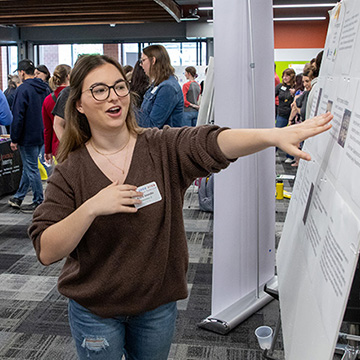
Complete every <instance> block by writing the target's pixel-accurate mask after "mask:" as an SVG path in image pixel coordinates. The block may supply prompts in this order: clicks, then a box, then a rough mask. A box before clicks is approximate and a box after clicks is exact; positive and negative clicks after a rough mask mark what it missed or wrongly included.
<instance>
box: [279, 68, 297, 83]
mask: <svg viewBox="0 0 360 360" xmlns="http://www.w3.org/2000/svg"><path fill="white" fill-rule="evenodd" d="M284 75H289V76H290V87H294V86H295V76H296V74H295V70H294V69H292V68H287V69H285V70H284V71H283V73H282V76H283V77H284ZM283 84H284V83H283ZM284 85H286V84H284Z"/></svg>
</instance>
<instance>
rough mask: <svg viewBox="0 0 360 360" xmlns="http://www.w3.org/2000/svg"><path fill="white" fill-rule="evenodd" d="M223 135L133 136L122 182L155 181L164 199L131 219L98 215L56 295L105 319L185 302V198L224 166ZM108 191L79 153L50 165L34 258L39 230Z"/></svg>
mask: <svg viewBox="0 0 360 360" xmlns="http://www.w3.org/2000/svg"><path fill="white" fill-rule="evenodd" d="M222 130H223V129H221V128H219V127H217V126H209V125H205V126H200V127H195V128H191V127H188V128H186V127H185V128H180V129H179V128H169V127H166V128H164V129H163V130H159V129H157V128H154V129H148V130H145V131H144V132H143V133H141V134H139V135H138V137H137V140H136V144H135V148H134V152H133V155H132V159H131V163H130V168H129V172H128V174H127V177H126V179H125V182H124V183H125V184H131V185H136V186H141V185H144V184H148V183H150V182H153V181H155V182H156V184H157V186H158V189H159V191H160V194H161V196H162V200H161V201H159V202H156V203H154V204H151V205H149V206H145V207H143V208H141V209H139V210H138V212H137V213H131V214H129V213H117V214H113V215H107V216H98V217H97V218H96V219H95V220H94V221H93V223H92V224H91V225H90V227H89V229H88V230H87V232H86V233H85V235H84V236H83V238H82V239H81V240H80V242H79V244H78V246H77V247H76V248H75V250H74V251H73V252H72V253H71V254H69V256H67V258H66V262H65V264H64V266H63V269H62V271H61V274H60V277H59V280H58V289H59V292H60V293H61V294H63V295H64V296H66V297H68V298H71V299H73V300H75V301H76V302H78V303H79V304H80V305H82V306H84V307H85V308H87V309H88V310H90V311H91V312H93V313H94V314H96V315H99V316H101V317H105V318H107V317H114V316H119V315H135V314H139V313H142V312H144V311H149V310H152V309H155V308H157V307H158V306H160V305H163V304H166V303H168V302H171V301H176V300H179V299H184V298H186V297H187V294H188V293H187V281H186V273H187V268H188V249H187V241H186V234H185V229H184V222H183V212H182V210H183V198H184V194H185V191H186V189H187V188H188V187H189V186H190V185H191V183H192V181H194V179H196V178H197V177H203V176H206V175H207V174H208V173H212V172H218V171H220V170H221V169H223V168H226V167H227V166H228V165H229V163H230V161H229V160H227V159H226V158H225V156H224V155H223V153H222V152H221V150H220V148H219V146H218V144H217V136H218V134H219V133H220V132H221V131H222ZM110 184H111V181H110V180H109V179H108V178H107V177H106V176H105V175H104V173H103V172H102V171H101V170H100V168H99V167H98V166H97V165H96V164H95V162H94V161H93V159H92V158H91V156H90V154H89V153H88V151H87V149H86V147H85V146H82V147H80V148H79V149H77V150H75V151H73V152H71V153H70V154H69V156H68V158H67V159H66V160H65V161H64V162H63V163H61V164H59V165H57V166H56V168H55V170H54V173H53V175H52V176H51V177H50V178H49V180H48V185H47V188H46V192H45V201H44V202H43V204H41V205H40V206H39V207H38V208H37V209H36V211H35V212H34V218H33V223H32V225H31V226H30V228H29V235H30V237H31V239H32V240H33V244H34V247H35V250H36V254H37V256H38V258H39V253H40V237H41V234H42V233H43V231H44V230H45V229H46V228H47V227H49V226H51V225H52V224H55V223H56V222H58V221H60V220H62V219H64V218H65V217H67V216H68V215H70V214H71V213H72V212H73V211H75V210H76V209H77V208H78V207H80V206H81V205H82V204H83V203H84V202H85V201H87V200H88V199H90V198H91V197H93V196H94V195H96V194H97V193H98V192H99V191H100V190H102V189H104V188H105V187H107V186H108V185H110Z"/></svg>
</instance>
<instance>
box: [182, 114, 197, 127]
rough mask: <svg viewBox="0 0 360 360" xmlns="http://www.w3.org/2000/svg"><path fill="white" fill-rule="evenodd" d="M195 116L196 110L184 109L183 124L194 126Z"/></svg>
mask: <svg viewBox="0 0 360 360" xmlns="http://www.w3.org/2000/svg"><path fill="white" fill-rule="evenodd" d="M197 118H198V112H197V111H184V126H196V123H197Z"/></svg>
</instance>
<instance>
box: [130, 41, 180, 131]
mask: <svg viewBox="0 0 360 360" xmlns="http://www.w3.org/2000/svg"><path fill="white" fill-rule="evenodd" d="M140 64H141V66H142V68H143V69H144V71H145V74H146V75H147V76H148V78H149V80H150V87H149V89H148V90H147V92H146V93H145V95H144V100H143V102H142V104H141V109H140V112H139V115H138V116H137V117H138V123H139V125H140V126H141V127H145V128H147V127H158V128H159V129H162V128H163V127H164V125H169V126H173V127H180V126H183V125H184V119H183V117H184V115H183V114H184V99H183V94H182V90H181V87H180V85H179V83H178V81H177V79H176V77H175V75H174V74H175V69H174V68H173V67H172V66H171V63H170V57H169V54H168V52H167V51H166V49H165V48H164V47H163V46H162V45H150V46H148V47H146V48H144V49H143V52H142V54H141V58H140Z"/></svg>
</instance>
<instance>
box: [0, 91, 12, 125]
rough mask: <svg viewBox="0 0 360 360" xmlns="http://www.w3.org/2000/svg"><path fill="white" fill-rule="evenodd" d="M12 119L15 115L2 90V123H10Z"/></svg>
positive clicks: (0, 108) (0, 101)
mask: <svg viewBox="0 0 360 360" xmlns="http://www.w3.org/2000/svg"><path fill="white" fill-rule="evenodd" d="M12 120H13V116H12V113H11V111H10V107H9V103H8V101H7V100H6V97H5V95H4V94H3V92H2V91H1V90H0V125H5V126H7V125H10V124H11V123H12Z"/></svg>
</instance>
